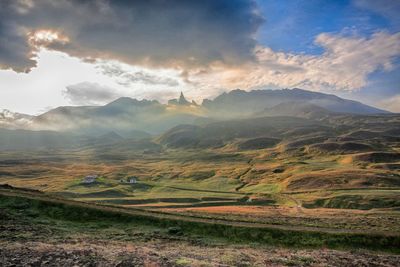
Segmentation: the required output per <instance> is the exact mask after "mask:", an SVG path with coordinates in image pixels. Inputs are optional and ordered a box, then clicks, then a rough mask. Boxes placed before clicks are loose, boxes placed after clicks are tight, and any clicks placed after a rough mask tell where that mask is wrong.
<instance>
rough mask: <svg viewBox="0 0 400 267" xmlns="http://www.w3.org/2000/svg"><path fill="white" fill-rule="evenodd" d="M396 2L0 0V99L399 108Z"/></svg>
mask: <svg viewBox="0 0 400 267" xmlns="http://www.w3.org/2000/svg"><path fill="white" fill-rule="evenodd" d="M399 14H400V1H399V0H380V1H375V0H348V1H344V0H343V1H341V0H335V1H332V0H291V1H272V0H202V1H198V0H129V1H128V0H113V1H107V0H82V1H78V0H57V1H55V0H0V109H9V110H11V111H15V112H21V113H27V114H40V113H42V112H45V111H47V110H49V109H51V108H55V107H58V106H65V105H102V104H105V103H108V102H110V101H112V100H114V99H116V98H118V97H121V96H129V97H133V98H138V99H143V98H146V99H157V100H159V101H160V102H166V101H167V100H168V99H171V98H175V97H177V96H178V95H179V92H180V91H183V92H184V94H185V95H186V96H187V98H189V99H194V100H196V101H198V102H201V100H202V99H204V98H213V97H215V96H217V95H218V94H220V93H222V92H225V91H230V90H233V89H237V88H240V89H243V90H255V89H280V88H296V87H297V88H302V89H307V90H312V91H319V92H325V93H332V94H336V95H338V96H341V97H345V98H349V99H354V100H358V101H362V102H364V103H366V104H370V105H373V106H376V107H380V108H383V109H386V110H390V111H393V112H400V16H399Z"/></svg>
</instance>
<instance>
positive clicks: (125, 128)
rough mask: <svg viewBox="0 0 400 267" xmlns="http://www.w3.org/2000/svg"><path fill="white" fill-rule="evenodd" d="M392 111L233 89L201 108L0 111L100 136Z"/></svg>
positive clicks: (143, 103) (17, 124) (36, 126)
mask: <svg viewBox="0 0 400 267" xmlns="http://www.w3.org/2000/svg"><path fill="white" fill-rule="evenodd" d="M378 113H388V112H386V111H384V110H380V109H377V108H374V107H370V106H367V105H364V104H362V103H359V102H356V101H352V100H346V99H342V98H340V97H337V96H335V95H328V94H323V93H317V92H311V91H306V90H302V89H291V90H289V89H284V90H257V91H251V92H246V91H242V90H234V91H231V92H229V93H223V94H221V95H220V96H218V97H216V98H215V99H214V100H204V101H203V104H202V105H201V106H199V105H197V104H196V103H194V102H192V103H191V102H189V101H188V100H186V98H185V97H184V95H183V93H181V95H180V98H179V100H178V99H174V100H171V101H170V102H169V104H167V105H165V104H161V103H159V102H158V101H155V100H137V99H132V98H129V97H121V98H119V99H117V100H115V101H113V102H111V103H109V104H107V105H104V106H77V107H68V106H66V107H58V108H55V109H52V110H50V111H48V112H46V113H43V114H41V115H39V116H29V115H24V114H19V113H12V112H10V111H4V110H3V111H0V128H7V129H25V130H40V131H43V130H48V131H60V132H70V133H74V134H78V135H89V136H91V137H93V136H95V137H96V136H100V135H103V134H107V133H109V132H115V133H116V134H117V135H120V136H121V137H123V138H136V139H137V138H143V137H146V136H148V135H149V134H152V135H158V134H161V133H163V132H165V131H166V130H168V129H171V128H173V127H175V126H177V125H181V124H193V125H203V124H206V123H207V122H211V121H217V120H221V119H223V120H232V119H237V118H255V117H265V116H292V117H293V116H295V117H303V118H310V119H321V118H327V117H332V115H334V117H336V118H335V120H338V119H340V117H338V115H339V116H340V115H346V116H347V115H348V114H354V115H371V114H378Z"/></svg>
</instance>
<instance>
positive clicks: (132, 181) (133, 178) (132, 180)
mask: <svg viewBox="0 0 400 267" xmlns="http://www.w3.org/2000/svg"><path fill="white" fill-rule="evenodd" d="M128 183H130V184H136V183H137V178H136V177H135V176H132V177H129V178H128Z"/></svg>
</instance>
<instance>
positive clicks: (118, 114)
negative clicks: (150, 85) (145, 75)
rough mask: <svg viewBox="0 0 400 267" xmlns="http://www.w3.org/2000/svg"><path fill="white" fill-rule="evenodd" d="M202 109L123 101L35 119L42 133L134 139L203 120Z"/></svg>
mask: <svg viewBox="0 0 400 267" xmlns="http://www.w3.org/2000/svg"><path fill="white" fill-rule="evenodd" d="M200 109H201V107H194V106H188V107H186V106H182V107H180V106H173V107H170V106H167V105H163V104H160V103H159V102H157V101H149V100H137V99H132V98H129V97H122V98H119V99H117V100H115V101H113V102H111V103H109V104H107V105H105V106H98V107H59V108H56V109H53V110H51V111H49V112H46V113H44V114H42V115H40V116H38V117H37V118H35V119H34V121H33V122H34V126H35V127H36V128H38V129H48V130H58V131H75V132H79V133H83V134H90V135H93V134H98V133H107V132H109V131H114V132H116V133H117V134H119V135H121V136H123V137H127V138H132V137H136V136H132V135H133V134H138V133H140V132H142V134H141V135H145V134H143V132H150V133H160V132H163V131H165V130H167V129H169V128H171V127H174V126H176V125H179V124H182V123H193V122H194V121H195V120H196V119H197V118H199V114H200Z"/></svg>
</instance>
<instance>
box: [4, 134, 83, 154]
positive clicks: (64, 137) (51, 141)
mask: <svg viewBox="0 0 400 267" xmlns="http://www.w3.org/2000/svg"><path fill="white" fill-rule="evenodd" d="M79 141H80V140H79V139H78V138H76V136H73V135H69V134H62V133H58V132H53V131H27V130H7V129H0V150H30V149H59V148H73V147H75V146H76V145H78V144H79Z"/></svg>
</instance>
